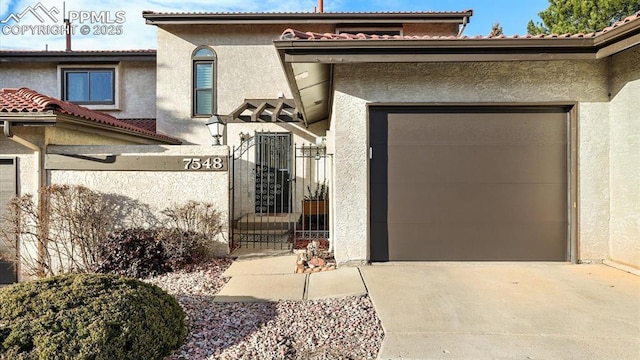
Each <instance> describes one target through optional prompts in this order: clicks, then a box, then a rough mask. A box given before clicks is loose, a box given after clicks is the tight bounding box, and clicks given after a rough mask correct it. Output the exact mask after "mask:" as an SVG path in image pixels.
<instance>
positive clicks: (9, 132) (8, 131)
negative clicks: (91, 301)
mask: <svg viewBox="0 0 640 360" xmlns="http://www.w3.org/2000/svg"><path fill="white" fill-rule="evenodd" d="M3 127H4V136H5V137H7V138H8V139H10V140H13V141H15V142H17V143H18V144H20V145H22V146H24V147H26V148H29V149H31V150H33V156H34V157H35V161H34V170H35V180H36V181H35V182H36V185H37V189H38V190H37V191H36V192H35V194H34V196H35V197H36V203H37V204H38V216H40V218H42V216H43V211H44V204H43V203H42V201H41V196H40V189H41V188H42V186H43V184H44V181H43V174H44V171H43V166H42V148H41V147H40V146H38V145H36V144H34V143H32V142H29V141H27V140H26V139H23V138H21V137H19V136H16V135H14V134H13V129H12V124H11V122H10V121H7V120H5V121H4V126H3ZM38 257H39V259H42V258H43V257H44V247H43V246H42V243H41V242H38ZM38 271H39V272H43V269H42V268H39V269H38Z"/></svg>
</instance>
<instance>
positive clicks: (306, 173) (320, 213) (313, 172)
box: [294, 145, 331, 242]
mask: <svg viewBox="0 0 640 360" xmlns="http://www.w3.org/2000/svg"><path fill="white" fill-rule="evenodd" d="M327 159H328V156H327V152H326V148H324V147H319V146H310V145H307V146H305V145H302V146H300V147H296V167H295V169H296V179H297V183H296V187H297V188H298V191H297V192H296V194H302V196H301V206H302V208H301V215H300V220H299V221H298V222H297V223H296V229H295V232H294V242H297V241H300V240H327V239H329V187H330V185H331V184H330V176H329V174H330V167H329V166H328V165H329V162H328V161H327Z"/></svg>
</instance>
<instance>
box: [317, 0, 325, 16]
mask: <svg viewBox="0 0 640 360" xmlns="http://www.w3.org/2000/svg"><path fill="white" fill-rule="evenodd" d="M318 12H319V13H321V14H322V13H323V12H324V1H323V0H318Z"/></svg>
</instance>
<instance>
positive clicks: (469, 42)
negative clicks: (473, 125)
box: [274, 38, 593, 50]
mask: <svg viewBox="0 0 640 360" xmlns="http://www.w3.org/2000/svg"><path fill="white" fill-rule="evenodd" d="M274 44H275V46H276V48H282V49H317V48H328V49H354V48H357V49H366V48H372V49H385V48H387V49H400V48H407V49H441V48H450V49H461V50H463V49H474V48H483V49H526V48H529V49H531V48H533V49H538V50H539V49H549V48H552V49H554V48H557V49H572V48H585V49H589V48H592V47H593V38H543V39H531V38H520V39H473V38H470V39H425V40H418V39H406V40H404V39H389V40H384V39H379V40H369V39H365V40H360V39H354V40H275V41H274Z"/></svg>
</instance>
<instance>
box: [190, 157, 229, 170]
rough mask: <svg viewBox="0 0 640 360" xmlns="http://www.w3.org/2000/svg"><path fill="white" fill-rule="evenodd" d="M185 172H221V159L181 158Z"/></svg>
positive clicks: (222, 164)
mask: <svg viewBox="0 0 640 360" xmlns="http://www.w3.org/2000/svg"><path fill="white" fill-rule="evenodd" d="M182 161H183V162H184V169H185V170H205V169H206V170H212V169H213V170H221V169H222V168H223V167H224V163H223V162H222V158H220V157H207V158H183V159H182Z"/></svg>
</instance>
